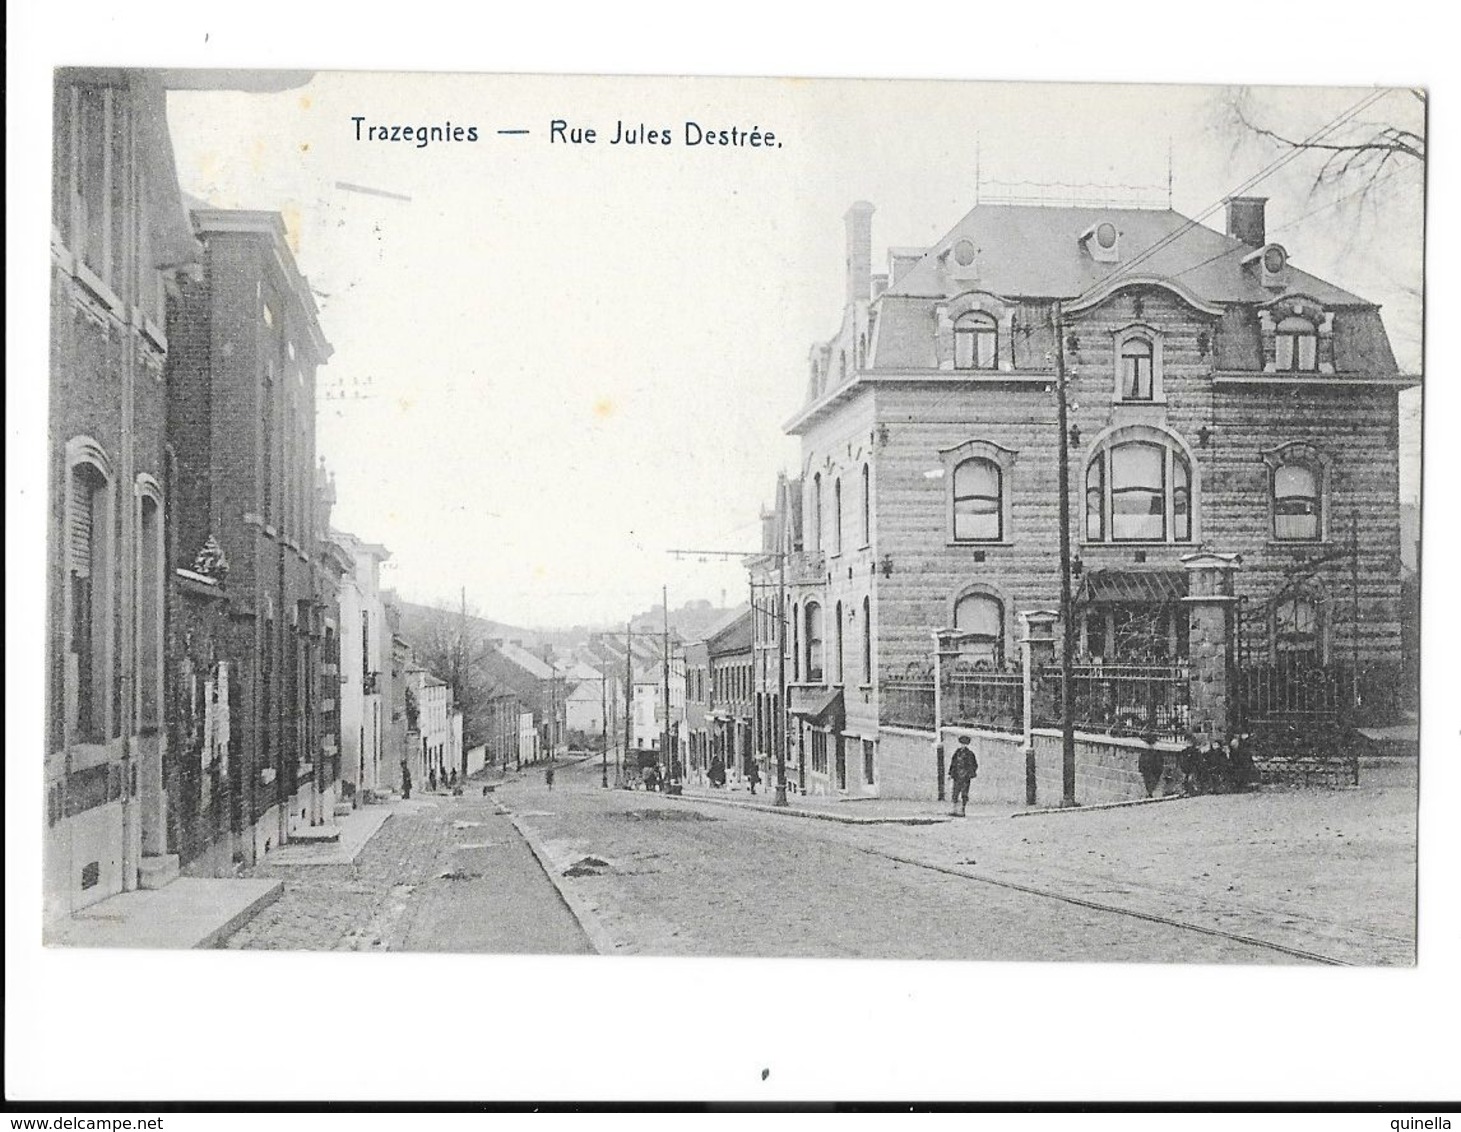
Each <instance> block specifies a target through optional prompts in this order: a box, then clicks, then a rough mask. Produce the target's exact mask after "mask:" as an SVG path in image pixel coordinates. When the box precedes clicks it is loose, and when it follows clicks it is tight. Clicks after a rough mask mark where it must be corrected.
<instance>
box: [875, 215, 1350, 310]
mask: <svg viewBox="0 0 1461 1132" xmlns="http://www.w3.org/2000/svg"><path fill="white" fill-rule="evenodd" d="M1103 221H1110V222H1111V223H1112V224H1115V225H1116V227H1117V229H1118V231H1119V232H1120V234H1121V235H1120V240H1121V243H1120V248H1121V251H1120V258H1119V259H1118V260H1117V261H1116V262H1114V263H1104V262H1098V261H1097V260H1095V259H1093V258H1092V257H1091V255H1090V254H1089V253H1088V252H1087V250H1086V248H1085V247H1084V246H1083V243H1082V240H1081V236H1082V234H1084V233H1086V232H1088V231H1089V230H1090V229H1091V228H1093V227H1094V226H1096V225H1097V224H1100V223H1102V222H1103ZM1184 227H1185V228H1186V230H1185V231H1183V232H1182V234H1181V235H1180V236H1178V237H1177V238H1176V239H1174V240H1173V241H1172V242H1171V243H1169V244H1167V245H1166V246H1165V247H1163V248H1162V249H1161V250H1160V251H1158V252H1156V253H1154V254H1153V255H1151V256H1150V257H1149V258H1145V259H1142V260H1141V261H1140V262H1139V263H1138V264H1136V265H1135V266H1132V267H1130V272H1131V274H1132V275H1133V276H1140V277H1141V278H1143V279H1152V278H1156V279H1167V280H1171V281H1172V282H1173V283H1174V284H1175V285H1177V286H1179V287H1181V288H1182V289H1185V290H1186V291H1189V292H1191V294H1192V295H1194V296H1196V298H1197V299H1199V300H1200V301H1203V302H1208V303H1266V302H1269V301H1270V300H1272V299H1273V297H1274V295H1273V292H1272V291H1269V290H1268V289H1266V288H1265V287H1264V286H1263V283H1262V280H1261V279H1259V278H1258V275H1257V273H1256V272H1254V271H1252V270H1251V269H1245V268H1244V267H1243V265H1242V261H1243V259H1244V257H1245V256H1249V255H1251V254H1252V253H1253V251H1254V249H1253V247H1251V246H1250V245H1248V244H1245V243H1244V242H1243V241H1242V240H1239V239H1235V238H1234V237H1232V236H1225V235H1223V234H1222V233H1221V232H1217V231H1214V230H1213V229H1211V228H1208V227H1206V226H1205V225H1203V224H1200V223H1195V222H1193V221H1190V220H1189V219H1188V218H1187V217H1185V216H1183V215H1182V214H1181V213H1178V212H1174V211H1172V210H1171V209H1165V208H1163V209H1151V208H1054V207H1045V206H1040V205H1010V204H978V205H975V206H974V208H972V209H971V210H970V211H969V212H968V214H966V215H965V216H964V218H963V219H962V220H960V221H959V222H958V223H957V224H955V225H954V227H953V228H952V229H951V230H950V231H949V232H948V234H947V235H945V236H944V237H943V239H941V240H939V241H938V242H937V243H935V244H934V245H932V246H931V247H930V248H929V249H928V250H927V251H926V252H925V253H924V255H923V257H922V258H921V259H920V260H919V261H918V262H917V263H916V264H915V265H914V266H913V267H911V268H910V269H909V270H908V271H907V272H905V273H904V274H902V275H901V276H900V277H899V278H898V279H896V280H895V281H894V282H893V283H892V285H891V286H890V287H889V288H888V290H887V292H886V294H888V295H892V296H899V295H901V296H908V297H915V298H943V297H945V296H947V295H949V294H951V293H954V292H956V291H962V290H969V289H973V288H977V289H978V290H981V291H988V292H991V293H993V294H996V295H1001V296H1004V297H1005V298H1044V299H1073V298H1076V297H1077V296H1079V295H1084V294H1085V293H1086V292H1087V291H1089V290H1091V289H1092V288H1094V287H1097V286H1099V285H1100V284H1101V282H1102V281H1103V280H1106V279H1107V278H1108V277H1110V276H1111V275H1112V274H1113V272H1119V273H1120V274H1122V275H1125V274H1127V269H1128V265H1131V264H1132V261H1133V260H1134V259H1136V258H1137V257H1138V256H1140V255H1142V253H1143V252H1145V251H1146V250H1147V249H1148V248H1151V247H1153V246H1155V245H1156V244H1157V243H1158V242H1160V241H1161V240H1163V239H1165V238H1166V237H1168V236H1171V235H1172V234H1173V233H1175V232H1178V231H1179V230H1182V229H1183V228H1184ZM963 239H967V240H969V241H971V242H972V243H973V244H974V247H975V249H976V257H977V258H976V260H975V265H976V267H977V283H973V282H970V281H968V280H967V279H965V278H962V277H961V278H960V279H958V280H957V281H956V280H953V279H951V278H950V276H949V274H948V266H947V263H948V256H947V255H946V254H945V253H947V252H948V251H949V250H950V249H951V248H953V246H954V244H956V243H957V242H958V241H960V240H963ZM1288 271H1289V286H1288V288H1287V290H1289V291H1294V292H1303V293H1304V294H1306V295H1310V296H1312V297H1313V298H1314V299H1315V300H1316V301H1317V302H1319V303H1321V304H1322V305H1325V306H1372V305H1373V304H1372V303H1370V302H1368V301H1367V300H1365V299H1362V298H1360V297H1359V296H1357V295H1353V294H1351V293H1350V292H1348V291H1345V290H1343V289H1341V288H1339V287H1336V286H1334V285H1332V284H1330V283H1326V282H1325V281H1324V280H1322V279H1319V278H1318V277H1316V276H1313V275H1310V274H1308V273H1307V272H1304V271H1300V270H1298V269H1297V268H1296V267H1294V266H1293V265H1292V263H1291V264H1290V265H1289V268H1288Z"/></svg>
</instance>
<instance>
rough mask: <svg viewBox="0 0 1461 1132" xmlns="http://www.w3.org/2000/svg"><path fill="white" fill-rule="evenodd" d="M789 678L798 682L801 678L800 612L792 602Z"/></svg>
mask: <svg viewBox="0 0 1461 1132" xmlns="http://www.w3.org/2000/svg"><path fill="white" fill-rule="evenodd" d="M791 678H792V679H793V680H795V681H796V682H797V683H798V684H799V683H801V678H802V646H801V613H800V610H799V609H798V607H797V606H796V605H795V604H794V603H793V605H792V607H791Z"/></svg>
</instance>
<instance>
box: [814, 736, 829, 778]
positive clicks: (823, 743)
mask: <svg viewBox="0 0 1461 1132" xmlns="http://www.w3.org/2000/svg"><path fill="white" fill-rule="evenodd" d="M812 771H813V772H814V773H816V774H826V773H827V733H826V732H825V731H816V730H814V731H813V732H812Z"/></svg>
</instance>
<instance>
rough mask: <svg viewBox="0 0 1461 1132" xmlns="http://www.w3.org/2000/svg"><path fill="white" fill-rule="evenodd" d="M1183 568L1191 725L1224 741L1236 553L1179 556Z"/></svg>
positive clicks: (1203, 734)
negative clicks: (1189, 673) (1187, 633)
mask: <svg viewBox="0 0 1461 1132" xmlns="http://www.w3.org/2000/svg"><path fill="white" fill-rule="evenodd" d="M1182 565H1183V566H1184V567H1186V569H1187V596H1186V598H1184V599H1183V600H1184V602H1185V603H1186V605H1187V615H1188V629H1189V638H1188V655H1189V659H1190V662H1191V665H1192V684H1191V699H1190V702H1189V706H1188V712H1189V719H1190V724H1189V726H1190V727H1191V729H1192V730H1193V731H1194V732H1196V733H1197V735H1198V736H1199V738H1211V739H1213V740H1215V741H1216V742H1219V743H1226V742H1227V741H1228V728H1229V720H1230V719H1231V698H1232V696H1233V694H1234V693H1235V691H1236V689H1233V688H1230V687H1229V685H1228V674H1229V671H1230V669H1231V667H1232V659H1233V639H1234V632H1233V629H1234V626H1233V610H1234V607H1235V606H1236V603H1237V600H1238V599H1237V598H1236V597H1234V596H1233V575H1234V573H1236V572H1237V570H1238V556H1237V555H1236V554H1215V553H1213V552H1211V551H1198V552H1197V553H1196V554H1185V555H1183V556H1182Z"/></svg>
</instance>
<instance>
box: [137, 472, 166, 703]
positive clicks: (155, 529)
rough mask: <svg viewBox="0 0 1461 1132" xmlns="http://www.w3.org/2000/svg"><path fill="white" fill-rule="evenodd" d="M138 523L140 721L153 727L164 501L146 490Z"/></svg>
mask: <svg viewBox="0 0 1461 1132" xmlns="http://www.w3.org/2000/svg"><path fill="white" fill-rule="evenodd" d="M139 504H140V506H139V515H138V520H139V521H138V524H137V646H136V647H137V722H138V725H139V727H140V728H141V730H143V731H151V730H156V728H157V727H158V726H159V725H160V723H161V697H162V566H163V553H162V504H161V501H160V500H159V499H158V498H157V496H155V495H153V494H150V493H148V494H144V495H143V496H142V497H141V499H140V501H139Z"/></svg>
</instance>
